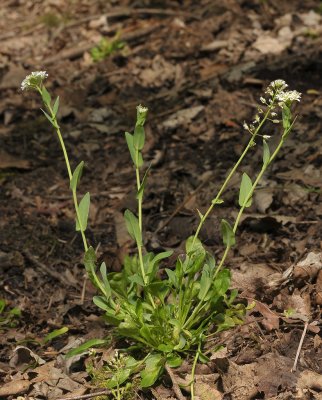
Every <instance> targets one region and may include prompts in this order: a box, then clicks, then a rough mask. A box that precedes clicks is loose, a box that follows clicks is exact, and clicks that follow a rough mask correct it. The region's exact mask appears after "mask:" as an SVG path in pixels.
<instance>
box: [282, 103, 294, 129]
mask: <svg viewBox="0 0 322 400" xmlns="http://www.w3.org/2000/svg"><path fill="white" fill-rule="evenodd" d="M282 118H283V128H284V130H285V131H287V130H288V129H289V128H290V126H291V119H292V114H291V110H290V108H289V107H288V106H287V105H285V104H284V106H283V109H282Z"/></svg>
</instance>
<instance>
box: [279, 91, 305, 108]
mask: <svg viewBox="0 0 322 400" xmlns="http://www.w3.org/2000/svg"><path fill="white" fill-rule="evenodd" d="M276 98H277V100H278V102H279V105H280V106H282V105H283V104H286V103H291V104H292V103H293V101H300V100H301V93H299V92H298V91H296V90H289V91H287V92H281V93H278V95H277V96H276Z"/></svg>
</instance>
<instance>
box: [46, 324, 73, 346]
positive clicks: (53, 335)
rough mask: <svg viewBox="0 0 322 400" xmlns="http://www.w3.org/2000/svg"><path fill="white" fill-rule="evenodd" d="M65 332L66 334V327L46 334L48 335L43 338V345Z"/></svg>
mask: <svg viewBox="0 0 322 400" xmlns="http://www.w3.org/2000/svg"><path fill="white" fill-rule="evenodd" d="M66 332H68V328H67V326H64V327H62V328H60V329H55V330H54V331H52V332H50V333H48V335H46V336H45V337H44V339H43V343H44V344H46V343H48V342H50V341H51V340H53V339H55V338H56V337H57V336H61V335H63V334H64V333H66Z"/></svg>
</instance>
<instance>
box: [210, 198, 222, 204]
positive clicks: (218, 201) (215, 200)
mask: <svg viewBox="0 0 322 400" xmlns="http://www.w3.org/2000/svg"><path fill="white" fill-rule="evenodd" d="M223 202H224V200H223V199H213V200H212V201H211V204H222V203H223Z"/></svg>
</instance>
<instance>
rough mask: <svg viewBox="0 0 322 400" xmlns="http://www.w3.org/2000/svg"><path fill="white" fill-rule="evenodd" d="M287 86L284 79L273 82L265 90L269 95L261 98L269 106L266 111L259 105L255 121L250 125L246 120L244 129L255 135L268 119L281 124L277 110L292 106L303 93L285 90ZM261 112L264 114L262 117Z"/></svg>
mask: <svg viewBox="0 0 322 400" xmlns="http://www.w3.org/2000/svg"><path fill="white" fill-rule="evenodd" d="M287 87H288V85H287V83H286V82H285V81H283V80H282V79H277V80H275V81H273V82H271V83H270V84H269V85H268V87H267V89H266V90H265V94H266V95H268V98H267V99H266V98H265V97H263V96H262V97H260V99H259V100H260V102H261V103H262V104H264V105H265V106H267V109H266V111H265V112H264V110H263V109H262V107H258V108H257V114H256V115H255V118H254V121H253V122H252V123H251V124H250V125H248V124H247V123H246V122H244V124H243V127H244V129H246V130H247V131H248V132H249V133H250V134H251V135H255V134H257V132H258V130H259V128H260V126H261V125H262V123H263V121H264V120H266V119H267V120H269V121H271V122H272V123H273V124H279V123H280V120H279V119H278V118H277V117H278V114H277V112H276V111H278V109H279V108H280V109H281V110H283V108H284V107H288V108H290V107H291V105H292V103H293V102H295V101H300V100H301V93H299V92H297V91H296V90H285V89H286V88H287ZM260 114H262V118H261V117H260Z"/></svg>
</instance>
